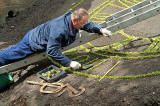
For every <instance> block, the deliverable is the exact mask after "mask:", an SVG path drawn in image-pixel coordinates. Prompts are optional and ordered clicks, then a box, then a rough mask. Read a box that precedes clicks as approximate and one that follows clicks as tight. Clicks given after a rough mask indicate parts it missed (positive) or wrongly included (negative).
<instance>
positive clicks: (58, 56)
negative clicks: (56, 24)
mask: <svg viewBox="0 0 160 106" xmlns="http://www.w3.org/2000/svg"><path fill="white" fill-rule="evenodd" d="M57 35H58V33H57V34H56V33H55V35H52V36H50V37H49V40H48V44H47V55H48V56H50V57H52V58H53V59H54V60H56V61H57V62H59V63H60V64H62V65H63V66H69V64H70V61H71V60H70V59H69V58H68V57H67V56H65V55H63V54H62V52H61V51H59V49H60V47H61V43H60V42H61V39H62V35H58V36H57Z"/></svg>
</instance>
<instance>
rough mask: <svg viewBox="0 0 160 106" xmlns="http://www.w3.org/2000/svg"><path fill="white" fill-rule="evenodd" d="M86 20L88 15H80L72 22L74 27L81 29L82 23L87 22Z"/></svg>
mask: <svg viewBox="0 0 160 106" xmlns="http://www.w3.org/2000/svg"><path fill="white" fill-rule="evenodd" d="M87 21H88V15H84V16H82V18H81V19H80V20H78V19H75V20H74V22H73V27H74V28H75V29H81V28H83V27H84V25H85V24H86V23H87Z"/></svg>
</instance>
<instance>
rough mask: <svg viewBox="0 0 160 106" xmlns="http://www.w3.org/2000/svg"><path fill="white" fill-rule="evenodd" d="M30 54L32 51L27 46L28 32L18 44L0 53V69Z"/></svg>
mask: <svg viewBox="0 0 160 106" xmlns="http://www.w3.org/2000/svg"><path fill="white" fill-rule="evenodd" d="M30 54H33V51H32V50H31V48H30V46H29V32H28V33H27V34H26V35H25V36H24V38H23V39H22V40H21V41H20V42H19V43H17V44H16V45H14V46H11V47H8V48H6V49H4V50H2V51H0V67H1V66H3V65H6V64H9V63H12V62H15V61H17V60H20V59H23V58H25V57H26V56H28V55H30Z"/></svg>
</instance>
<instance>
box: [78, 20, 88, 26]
mask: <svg viewBox="0 0 160 106" xmlns="http://www.w3.org/2000/svg"><path fill="white" fill-rule="evenodd" d="M78 23H79V24H80V25H81V26H84V25H85V24H86V23H87V22H86V23H83V22H81V21H80V20H78Z"/></svg>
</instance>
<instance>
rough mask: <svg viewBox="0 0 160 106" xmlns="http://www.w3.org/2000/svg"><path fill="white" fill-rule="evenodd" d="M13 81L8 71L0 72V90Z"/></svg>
mask: <svg viewBox="0 0 160 106" xmlns="http://www.w3.org/2000/svg"><path fill="white" fill-rule="evenodd" d="M13 82H14V80H13V78H12V76H11V75H10V74H9V73H3V74H0V91H1V90H3V89H4V88H5V87H6V86H7V85H9V84H11V83H13Z"/></svg>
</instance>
